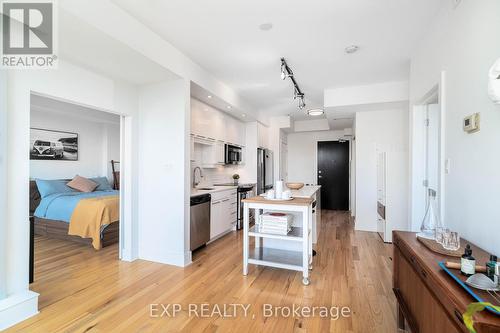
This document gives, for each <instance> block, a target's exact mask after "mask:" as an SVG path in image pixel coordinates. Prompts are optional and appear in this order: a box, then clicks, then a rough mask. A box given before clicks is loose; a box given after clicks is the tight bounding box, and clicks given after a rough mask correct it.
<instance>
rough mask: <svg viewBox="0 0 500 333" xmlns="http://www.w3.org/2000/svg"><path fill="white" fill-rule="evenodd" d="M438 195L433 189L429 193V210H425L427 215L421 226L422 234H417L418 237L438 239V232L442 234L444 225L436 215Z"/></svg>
mask: <svg viewBox="0 0 500 333" xmlns="http://www.w3.org/2000/svg"><path fill="white" fill-rule="evenodd" d="M436 194H437V193H436V191H435V190H433V189H429V190H428V191H427V208H426V209H425V215H424V218H423V220H422V225H421V226H420V231H421V232H419V233H418V234H417V237H421V238H428V239H436V230H438V232H442V228H443V225H442V224H441V221H440V219H439V216H438V215H437V214H436V212H437V210H436ZM436 228H437V229H436ZM440 237H441V235H438V239H440Z"/></svg>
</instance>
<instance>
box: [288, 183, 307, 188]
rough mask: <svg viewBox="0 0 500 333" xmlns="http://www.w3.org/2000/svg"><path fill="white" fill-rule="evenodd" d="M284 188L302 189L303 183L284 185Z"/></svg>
mask: <svg viewBox="0 0 500 333" xmlns="http://www.w3.org/2000/svg"><path fill="white" fill-rule="evenodd" d="M286 187H288V188H289V189H291V190H300V189H301V188H303V187H304V183H286Z"/></svg>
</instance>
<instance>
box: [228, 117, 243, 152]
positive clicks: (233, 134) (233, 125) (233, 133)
mask: <svg viewBox="0 0 500 333" xmlns="http://www.w3.org/2000/svg"><path fill="white" fill-rule="evenodd" d="M225 121H226V131H225V133H226V139H225V141H226V142H229V143H232V144H235V145H239V146H244V145H245V124H244V123H242V122H241V121H239V120H237V119H235V118H233V117H230V116H226V117H225Z"/></svg>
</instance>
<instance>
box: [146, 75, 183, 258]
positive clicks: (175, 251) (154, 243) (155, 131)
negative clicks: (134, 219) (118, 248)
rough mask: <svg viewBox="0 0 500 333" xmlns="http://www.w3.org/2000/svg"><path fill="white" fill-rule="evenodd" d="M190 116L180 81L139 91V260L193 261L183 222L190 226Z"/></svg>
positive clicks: (150, 86)
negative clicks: (186, 241) (188, 222)
mask: <svg viewBox="0 0 500 333" xmlns="http://www.w3.org/2000/svg"><path fill="white" fill-rule="evenodd" d="M185 91H187V93H188V95H187V99H188V101H187V102H186V99H185ZM186 105H187V107H186ZM189 116H190V109H189V83H186V82H185V81H184V80H175V81H172V82H167V83H159V84H153V85H147V86H145V87H142V89H141V90H140V98H139V119H140V121H139V131H140V138H139V145H140V147H141V150H140V152H139V163H140V169H139V170H140V171H139V179H140V184H139V220H140V221H141V225H140V229H139V256H140V257H141V258H142V259H146V260H151V261H156V262H161V263H169V264H175V265H179V266H184V265H186V264H187V263H189V262H190V261H191V257H190V252H189V253H187V252H188V251H187V252H186V248H187V244H185V236H188V235H185V230H184V227H185V221H189V210H186V207H187V208H189V204H188V203H189V201H188V198H189V194H190V191H189V189H190V186H189V184H188V183H189V178H190V177H189V174H188V173H189V160H190V156H189V150H188V148H189V147H188V145H189V132H190V125H189V124H190V117H189ZM151 194H153V195H151ZM187 234H189V233H187ZM187 240H189V238H187ZM188 244H189V243H188Z"/></svg>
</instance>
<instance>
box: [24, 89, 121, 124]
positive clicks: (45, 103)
mask: <svg viewBox="0 0 500 333" xmlns="http://www.w3.org/2000/svg"><path fill="white" fill-rule="evenodd" d="M30 106H31V110H32V111H43V112H50V113H55V114H59V115H60V116H61V117H69V118H72V119H82V120H87V121H91V122H95V123H106V124H119V123H120V116H119V115H116V114H113V113H110V112H104V111H100V110H96V109H91V108H88V107H86V106H82V105H78V104H74V103H69V102H66V101H61V100H57V99H54V98H48V97H45V96H40V95H36V94H31V96H30Z"/></svg>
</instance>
